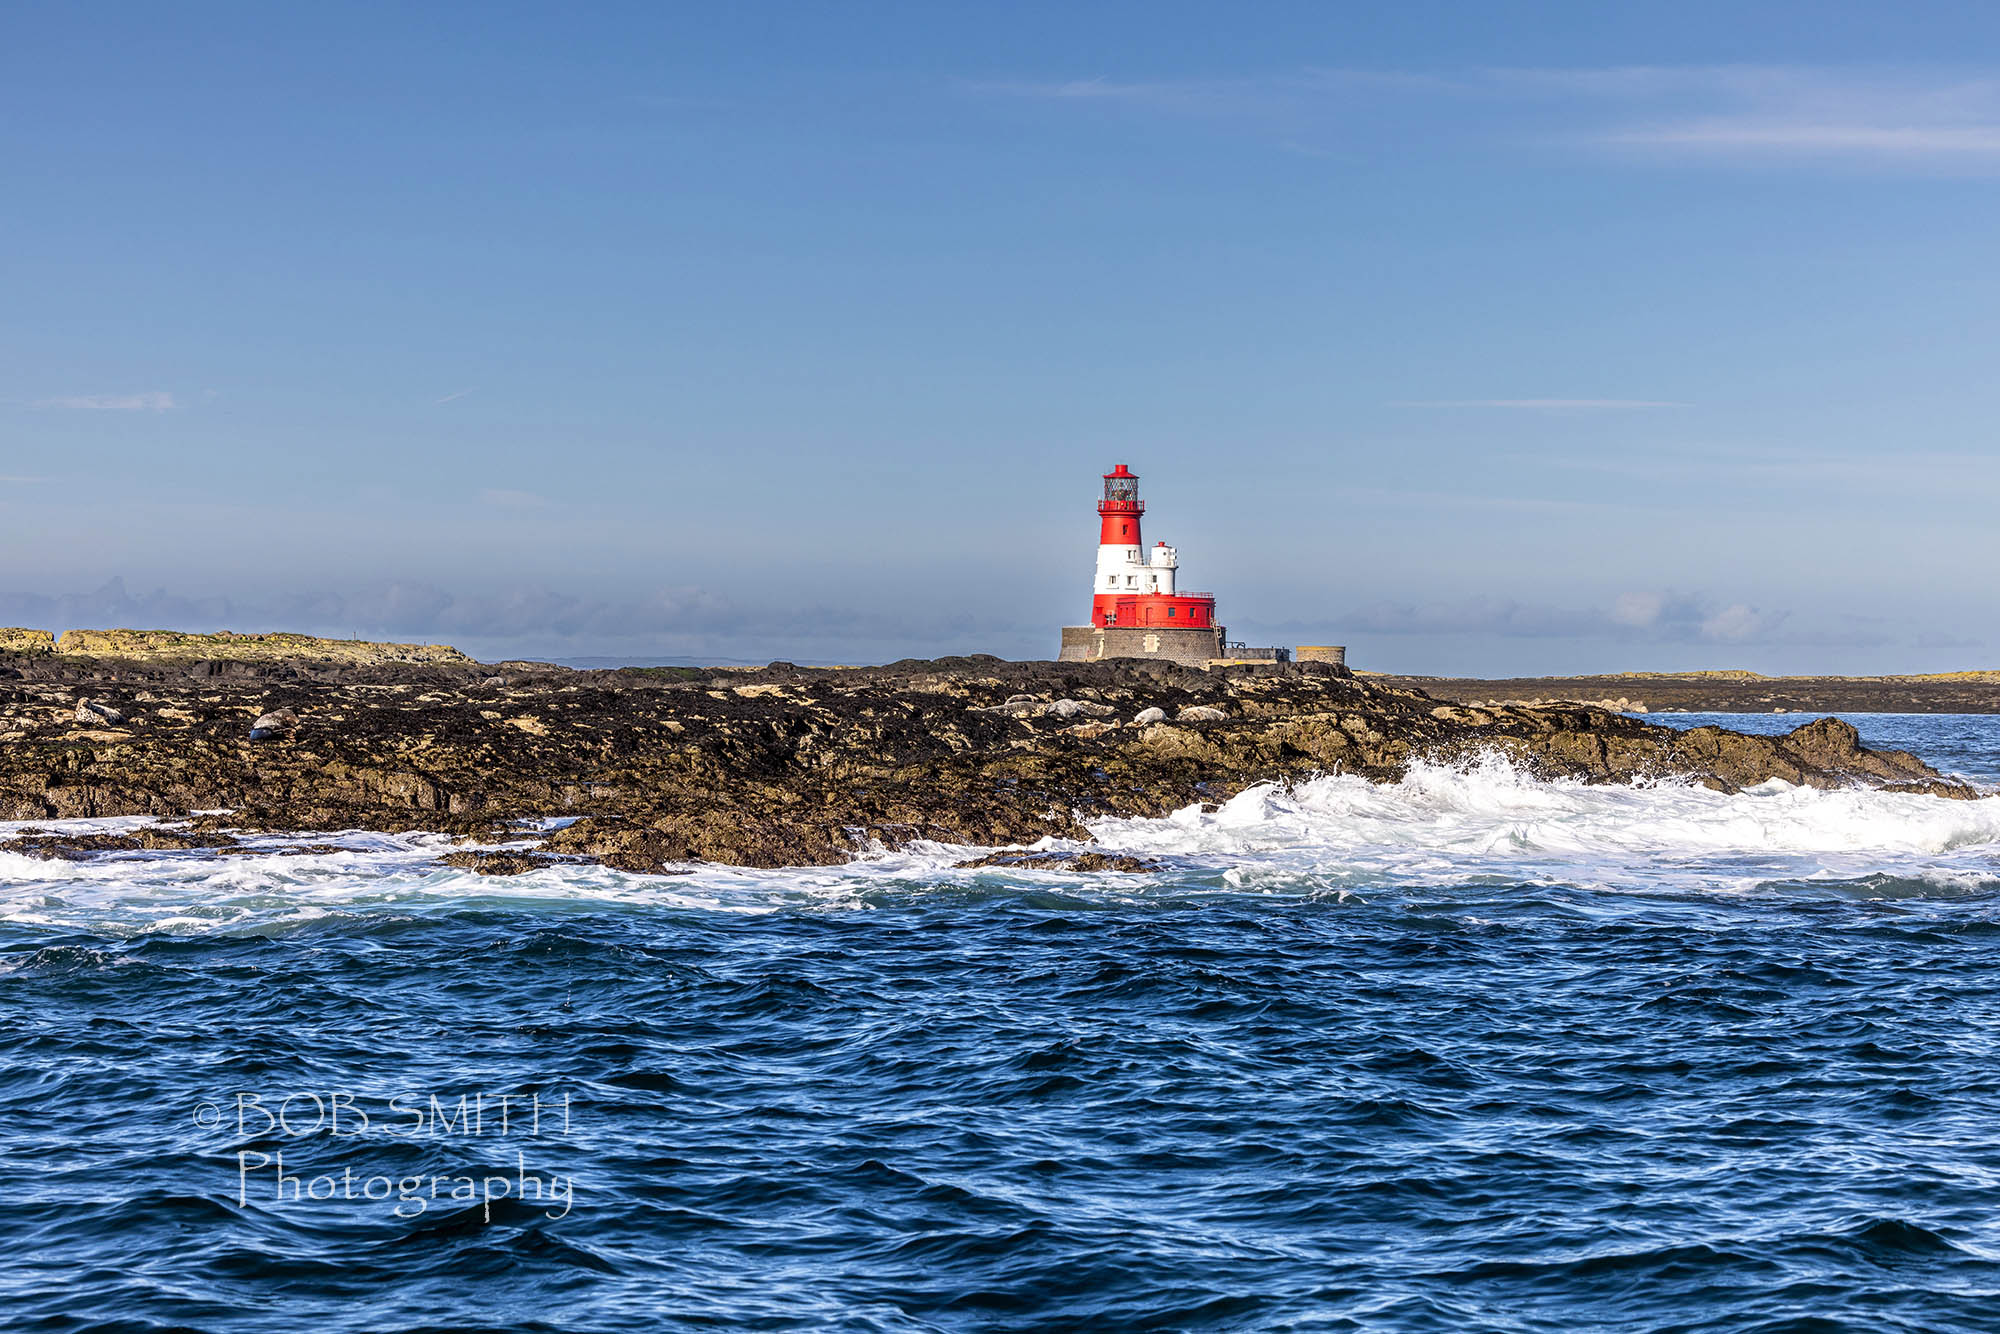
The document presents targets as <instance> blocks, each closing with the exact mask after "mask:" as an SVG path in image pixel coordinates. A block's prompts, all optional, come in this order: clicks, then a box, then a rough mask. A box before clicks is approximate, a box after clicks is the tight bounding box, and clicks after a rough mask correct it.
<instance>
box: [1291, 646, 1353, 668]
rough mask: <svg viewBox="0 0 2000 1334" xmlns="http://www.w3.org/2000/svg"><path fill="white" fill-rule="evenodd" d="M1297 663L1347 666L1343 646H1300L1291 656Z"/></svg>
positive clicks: (1345, 649)
mask: <svg viewBox="0 0 2000 1334" xmlns="http://www.w3.org/2000/svg"><path fill="white" fill-rule="evenodd" d="M1292 657H1293V660H1294V661H1297V662H1330V663H1332V664H1333V665H1334V666H1336V667H1345V666H1346V665H1347V646H1346V645H1345V644H1301V645H1299V646H1298V648H1297V650H1296V651H1294V653H1293V654H1292Z"/></svg>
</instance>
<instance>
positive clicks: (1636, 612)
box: [1611, 593, 1667, 629]
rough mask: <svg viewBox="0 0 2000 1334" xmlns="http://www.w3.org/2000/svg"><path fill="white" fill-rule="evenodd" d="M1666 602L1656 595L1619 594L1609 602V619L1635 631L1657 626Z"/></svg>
mask: <svg viewBox="0 0 2000 1334" xmlns="http://www.w3.org/2000/svg"><path fill="white" fill-rule="evenodd" d="M1666 605H1667V600H1666V599H1665V598H1664V597H1662V596H1660V595H1659V594H1658V593H1620V594H1619V595H1618V596H1617V597H1615V598H1613V599H1612V601H1611V619H1612V621H1614V622H1615V623H1617V624H1619V625H1629V626H1632V627H1633V628H1635V629H1644V628H1645V627H1646V626H1649V625H1654V624H1657V623H1658V621H1659V619H1660V613H1661V611H1663V610H1664V609H1665V608H1666Z"/></svg>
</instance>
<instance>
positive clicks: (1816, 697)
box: [1360, 671, 2000, 713]
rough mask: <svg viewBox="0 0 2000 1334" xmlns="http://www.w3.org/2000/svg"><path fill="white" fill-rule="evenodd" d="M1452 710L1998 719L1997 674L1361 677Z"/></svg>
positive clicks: (1999, 678)
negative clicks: (1588, 707)
mask: <svg viewBox="0 0 2000 1334" xmlns="http://www.w3.org/2000/svg"><path fill="white" fill-rule="evenodd" d="M1360 675H1363V676H1366V677H1368V678H1369V679H1370V680H1373V681H1376V682H1379V683H1380V684H1383V685H1389V686H1398V687H1403V688H1407V689H1416V690H1421V691H1423V692H1424V693H1426V694H1429V695H1434V696H1436V697H1437V698H1439V699H1446V700H1450V701H1452V702H1453V703H1455V704H1521V705H1543V704H1550V703H1556V702H1575V703H1584V704H1595V705H1598V706H1599V707H1602V708H1615V709H1618V710H1620V711H1621V712H1631V713H1673V712H1681V713H2000V671H1965V672H1940V673H1932V674H1927V675H1910V676H1760V675H1759V674H1757V673H1756V672H1747V671H1710V672H1652V673H1649V672H1617V673H1613V674H1609V675H1604V676H1516V677H1504V678H1503V677H1495V678H1480V677H1452V676H1405V675H1386V674H1378V673H1367V672H1364V673H1360Z"/></svg>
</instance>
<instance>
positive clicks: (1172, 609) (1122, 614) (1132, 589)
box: [1090, 463, 1215, 630]
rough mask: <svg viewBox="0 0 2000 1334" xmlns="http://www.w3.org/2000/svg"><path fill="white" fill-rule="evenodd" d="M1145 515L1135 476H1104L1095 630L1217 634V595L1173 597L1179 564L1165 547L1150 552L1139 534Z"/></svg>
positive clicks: (1121, 470) (1126, 472)
mask: <svg viewBox="0 0 2000 1334" xmlns="http://www.w3.org/2000/svg"><path fill="white" fill-rule="evenodd" d="M1145 512H1146V502H1145V501H1143V500H1141V499H1139V475H1138V474H1137V473H1135V472H1133V471H1132V470H1131V469H1129V468H1127V467H1126V466H1125V465H1124V464H1122V463H1121V464H1119V465H1118V466H1117V467H1116V468H1113V469H1112V470H1111V471H1110V472H1108V473H1105V474H1104V499H1102V500H1100V501H1098V502H1097V513H1098V516H1099V520H1100V524H1099V529H1098V537H1097V578H1096V582H1095V584H1094V585H1093V587H1092V589H1091V598H1090V623H1091V625H1093V626H1099V627H1103V626H1114V627H1117V628H1118V629H1121V630H1122V629H1133V628H1137V627H1141V626H1143V627H1146V628H1148V629H1168V630H1208V629H1211V628H1213V627H1214V625H1215V595H1214V594H1213V593H1181V592H1177V591H1175V589H1174V576H1175V574H1176V573H1177V572H1178V571H1179V569H1180V562H1179V561H1178V560H1177V559H1176V558H1175V555H1174V549H1173V548H1172V547H1170V546H1168V545H1167V544H1166V543H1165V542H1160V543H1156V544H1155V545H1154V546H1153V547H1152V549H1151V550H1148V549H1147V547H1146V544H1145V540H1144V538H1142V537H1141V536H1140V533H1139V516H1140V515H1142V514H1144V513H1145Z"/></svg>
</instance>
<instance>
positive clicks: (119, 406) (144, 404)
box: [35, 390, 178, 412]
mask: <svg viewBox="0 0 2000 1334" xmlns="http://www.w3.org/2000/svg"><path fill="white" fill-rule="evenodd" d="M35 406H36V407H38V408H73V409H76V410H78V411H82V412H171V411H172V410H173V409H174V408H175V407H176V406H178V405H177V404H176V403H175V402H174V396H173V395H172V394H169V393H166V392H164V391H161V390H154V391H151V392H149V393H143V394H73V395H69V396H67V397H62V398H44V399H39V400H37V401H36V403H35Z"/></svg>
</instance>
